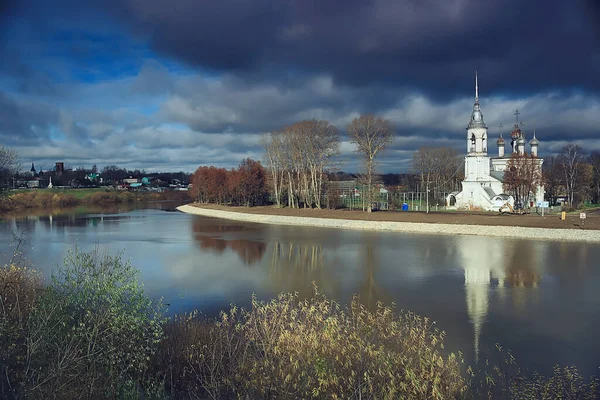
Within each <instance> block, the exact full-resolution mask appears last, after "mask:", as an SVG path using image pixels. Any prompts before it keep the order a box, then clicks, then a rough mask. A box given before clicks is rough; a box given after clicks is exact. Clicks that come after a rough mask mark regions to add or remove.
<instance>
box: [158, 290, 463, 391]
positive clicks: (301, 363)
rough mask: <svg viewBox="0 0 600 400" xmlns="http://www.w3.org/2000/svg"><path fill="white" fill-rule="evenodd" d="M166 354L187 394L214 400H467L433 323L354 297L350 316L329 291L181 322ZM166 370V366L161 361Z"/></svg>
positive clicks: (173, 377) (454, 358)
mask: <svg viewBox="0 0 600 400" xmlns="http://www.w3.org/2000/svg"><path fill="white" fill-rule="evenodd" d="M167 332H168V333H170V338H169V340H167V341H166V342H165V343H166V345H165V347H164V348H163V352H162V354H163V356H166V355H168V358H169V360H170V362H171V363H172V364H171V365H172V366H173V367H172V368H170V369H169V371H168V373H167V374H165V375H168V380H169V381H170V382H177V384H171V389H174V390H175V391H176V392H178V393H179V394H187V395H191V394H194V396H191V397H196V396H198V397H201V396H203V395H208V396H209V397H211V398H215V399H216V398H232V397H242V398H356V399H358V398H361V399H369V398H411V399H450V398H462V397H464V396H465V394H466V393H467V389H468V386H467V381H466V380H465V379H464V378H463V376H462V374H461V368H462V366H461V364H462V360H461V357H460V355H450V356H445V355H444V354H443V339H444V334H443V332H441V331H439V330H437V329H436V328H435V326H434V324H433V323H431V322H430V321H429V320H427V319H426V318H422V317H419V316H417V315H414V314H412V313H409V312H401V313H399V314H397V313H395V312H394V310H393V309H392V308H389V307H384V306H382V305H381V306H380V307H379V309H378V310H377V311H376V312H370V311H368V310H367V309H365V307H364V306H362V305H361V304H360V303H359V302H358V299H357V298H355V299H354V300H353V301H352V304H351V305H350V307H349V308H344V307H342V306H340V305H339V304H337V303H335V302H333V301H331V300H329V299H327V298H326V297H325V296H323V295H322V294H320V293H315V295H314V296H313V297H312V298H310V299H307V300H304V301H300V300H299V299H298V296H297V295H293V294H282V295H280V296H279V297H278V298H277V299H275V300H272V301H270V302H268V303H263V302H259V301H257V300H256V299H253V306H252V309H251V310H249V311H244V310H238V309H237V308H236V307H233V308H232V309H231V310H230V311H229V312H228V313H222V314H221V317H220V318H219V319H218V321H216V322H215V323H212V324H210V323H207V321H205V320H203V319H201V318H199V317H198V316H197V315H195V314H192V315H188V316H184V317H179V318H178V319H176V320H175V321H173V322H172V324H171V327H170V329H168V330H167ZM161 364H162V365H166V364H167V363H161Z"/></svg>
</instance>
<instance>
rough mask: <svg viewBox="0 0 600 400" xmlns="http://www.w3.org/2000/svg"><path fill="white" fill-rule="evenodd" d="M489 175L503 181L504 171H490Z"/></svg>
mask: <svg viewBox="0 0 600 400" xmlns="http://www.w3.org/2000/svg"><path fill="white" fill-rule="evenodd" d="M490 176H491V177H492V178H495V179H498V180H499V181H500V182H504V171H490Z"/></svg>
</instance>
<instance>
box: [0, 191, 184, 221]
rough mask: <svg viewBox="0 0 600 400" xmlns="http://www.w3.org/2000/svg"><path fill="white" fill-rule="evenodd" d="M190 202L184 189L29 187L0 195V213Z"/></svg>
mask: <svg viewBox="0 0 600 400" xmlns="http://www.w3.org/2000/svg"><path fill="white" fill-rule="evenodd" d="M166 200H177V201H179V202H185V201H189V196H188V193H187V192H175V191H165V192H161V193H157V192H129V191H120V190H110V189H104V188H94V189H29V190H23V191H14V192H11V193H10V194H8V195H4V196H2V197H0V215H7V214H13V213H15V212H23V211H27V210H35V209H57V208H69V207H70V208H72V207H78V206H106V205H108V206H115V205H125V204H134V203H137V202H148V201H166Z"/></svg>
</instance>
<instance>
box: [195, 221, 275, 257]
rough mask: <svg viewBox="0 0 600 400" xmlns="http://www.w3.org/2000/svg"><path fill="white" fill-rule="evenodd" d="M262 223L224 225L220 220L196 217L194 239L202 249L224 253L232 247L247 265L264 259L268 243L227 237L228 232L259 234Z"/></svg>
mask: <svg viewBox="0 0 600 400" xmlns="http://www.w3.org/2000/svg"><path fill="white" fill-rule="evenodd" d="M259 229H260V225H257V226H254V227H253V228H251V229H250V228H248V227H247V226H242V225H223V224H222V223H220V222H219V221H218V220H209V219H196V220H195V221H194V223H193V224H192V230H193V232H194V239H195V240H196V242H197V243H198V245H199V246H200V248H201V249H203V250H211V251H214V252H215V253H217V254H222V253H223V252H224V251H225V250H227V249H230V250H232V251H233V252H234V253H236V254H237V255H238V256H239V257H240V259H241V260H242V261H243V262H244V264H246V265H252V264H255V263H258V262H259V261H261V260H262V258H263V256H264V254H265V251H266V250H267V245H266V244H265V243H264V242H260V241H256V240H249V239H226V238H224V237H223V236H226V234H228V233H237V234H239V233H246V234H250V235H252V236H257V234H258V232H259Z"/></svg>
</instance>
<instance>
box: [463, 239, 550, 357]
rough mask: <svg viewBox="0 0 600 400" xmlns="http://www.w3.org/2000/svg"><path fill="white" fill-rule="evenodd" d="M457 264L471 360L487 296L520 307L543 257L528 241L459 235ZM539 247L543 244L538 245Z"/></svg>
mask: <svg viewBox="0 0 600 400" xmlns="http://www.w3.org/2000/svg"><path fill="white" fill-rule="evenodd" d="M456 240H457V249H458V253H459V260H458V261H459V263H460V264H459V265H460V267H461V268H462V269H464V276H465V284H464V285H465V297H466V303H467V314H468V316H469V320H470V322H471V324H472V325H473V334H474V341H473V342H474V345H473V346H474V353H475V361H476V362H477V361H478V358H479V352H480V348H479V347H480V338H481V335H482V331H483V326H484V323H485V321H486V319H487V315H488V312H489V308H490V306H489V303H490V296H493V295H497V296H498V297H499V298H500V300H503V299H506V298H507V297H510V298H511V299H512V302H513V306H514V308H515V309H519V308H521V307H522V306H523V303H524V299H525V297H527V296H528V295H527V293H525V292H524V290H526V289H536V288H537V287H538V283H539V281H540V279H541V275H542V271H541V266H542V264H543V260H541V259H538V256H539V254H540V252H539V251H535V250H534V249H532V248H531V245H532V242H531V241H518V240H505V239H502V240H490V238H488V237H477V236H459V237H457V238H456ZM540 246H541V247H543V245H540Z"/></svg>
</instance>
